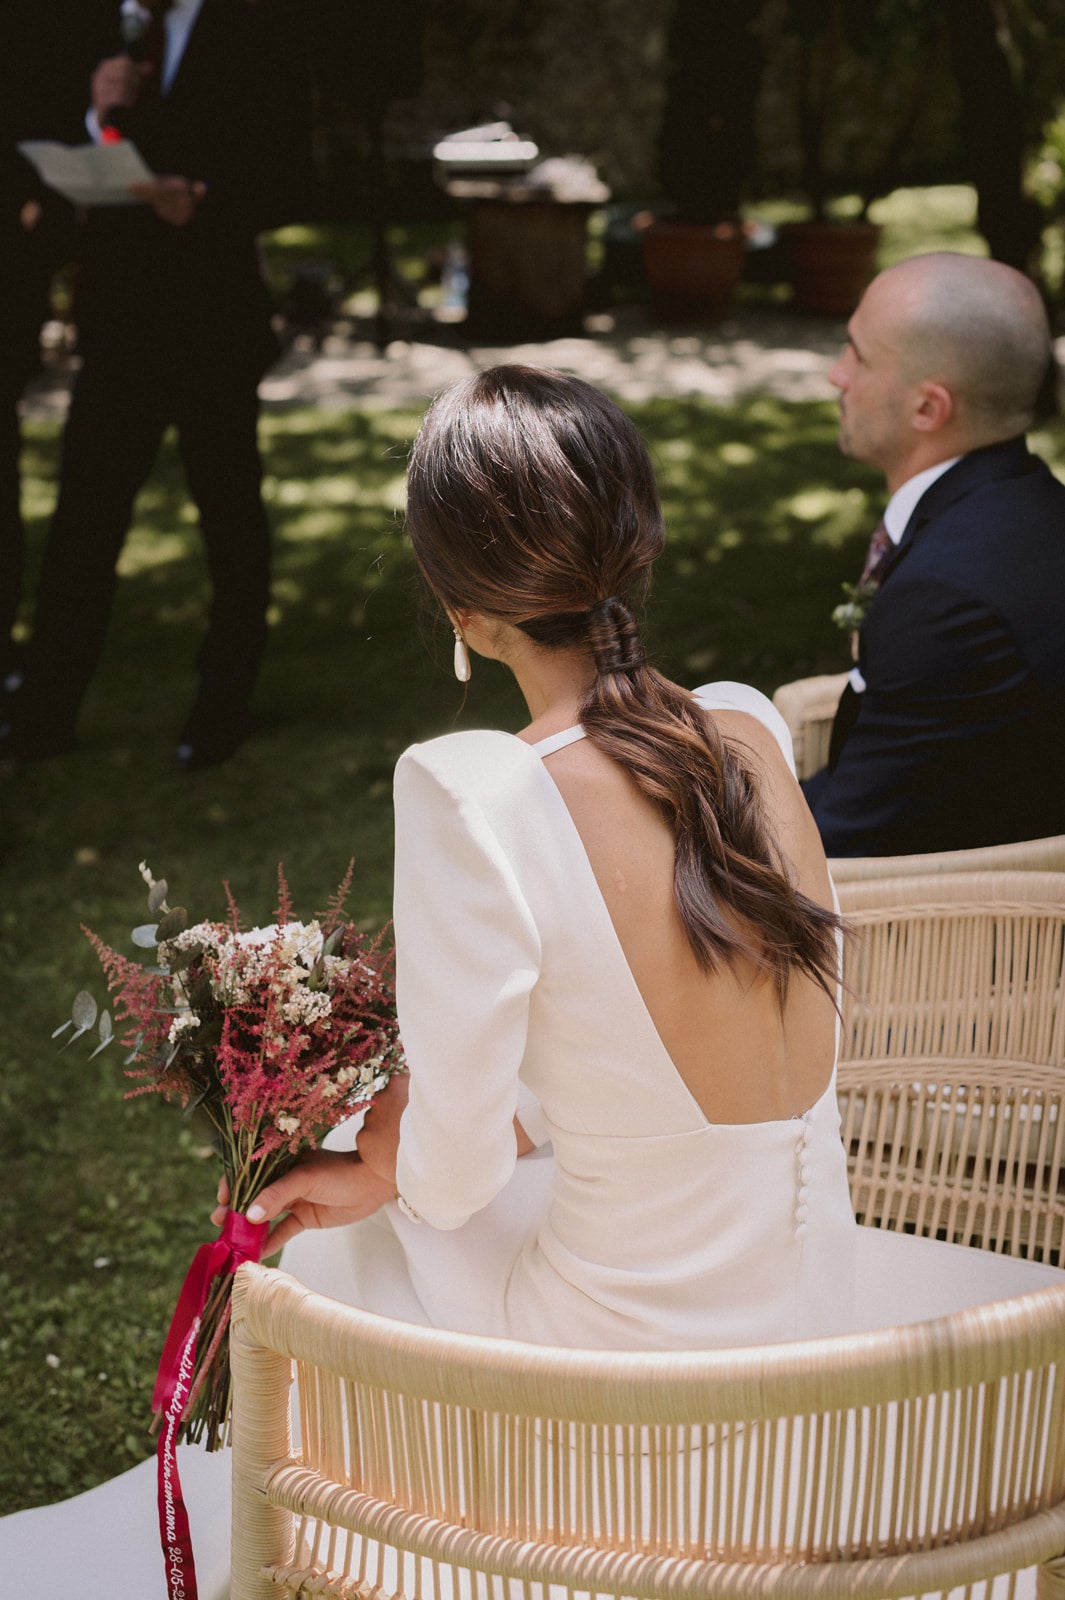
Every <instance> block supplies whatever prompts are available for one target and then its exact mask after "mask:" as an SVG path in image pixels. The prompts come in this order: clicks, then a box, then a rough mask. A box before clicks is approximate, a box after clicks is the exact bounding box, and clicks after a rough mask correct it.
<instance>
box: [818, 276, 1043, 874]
mask: <svg viewBox="0 0 1065 1600" xmlns="http://www.w3.org/2000/svg"><path fill="white" fill-rule="evenodd" d="M848 334H849V338H848V342H847V345H846V348H845V350H844V352H843V354H842V355H841V357H840V359H839V361H838V362H837V363H836V365H835V367H834V368H833V369H832V371H831V373H830V374H829V379H830V382H832V383H833V384H834V385H835V386H836V388H837V389H838V390H839V391H840V435H839V437H840V446H841V448H842V450H843V451H844V453H845V454H847V455H850V456H853V457H854V458H855V459H856V460H858V461H867V462H869V463H871V464H872V465H874V466H877V467H879V468H880V469H881V470H882V471H883V472H884V474H885V476H886V478H887V487H888V492H889V494H890V497H891V498H890V499H889V501H888V505H887V508H886V511H885V513H884V528H885V529H886V537H885V536H884V533H883V530H880V531H879V537H878V539H877V543H876V545H871V559H870V562H869V563H867V565H868V566H871V567H872V573H871V582H870V585H869V587H870V588H872V589H873V591H874V592H873V594H872V599H871V600H870V602H869V605H868V609H867V610H866V612H865V615H864V619H863V620H862V622H861V625H860V628H859V630H858V640H857V643H858V651H857V663H858V664H857V668H856V670H855V671H854V672H853V673H852V675H851V682H850V684H848V686H847V688H846V689H845V690H844V693H843V697H842V699H841V701H840V706H839V710H838V711H837V714H836V721H835V725H834V728H833V736H832V753H831V756H830V758H829V765H828V766H827V767H826V768H824V769H822V771H821V772H818V773H816V774H815V775H814V776H813V777H812V778H811V779H809V780H808V782H807V783H806V785H805V786H804V787H805V789H806V795H807V799H808V800H809V802H810V807H811V809H812V811H813V814H814V817H815V818H816V820H817V824H818V827H819V829H820V831H821V837H822V839H823V840H824V844H825V848H826V850H827V852H828V854H829V856H864V855H894V854H908V853H913V852H922V851H936V850H955V849H963V848H967V847H972V846H978V845H991V844H1002V843H1007V842H1009V841H1010V840H1016V839H1028V838H1039V837H1043V836H1045V835H1048V834H1054V833H1065V484H1062V483H1060V482H1059V481H1058V480H1057V479H1056V478H1055V477H1054V476H1053V475H1052V474H1051V472H1050V471H1049V470H1048V468H1047V466H1046V465H1045V463H1044V462H1042V461H1041V460H1039V458H1038V457H1036V456H1033V455H1032V454H1031V453H1030V452H1029V450H1028V447H1027V444H1026V442H1025V438H1024V434H1025V430H1026V429H1027V428H1028V427H1029V426H1030V424H1031V421H1032V416H1033V408H1034V403H1035V399H1036V395H1037V392H1038V390H1039V388H1040V384H1041V382H1042V380H1043V378H1044V376H1045V373H1046V369H1047V363H1048V361H1049V360H1050V355H1051V347H1050V335H1049V329H1048V325H1047V319H1046V313H1045V311H1044V308H1043V304H1042V301H1041V299H1040V297H1039V294H1038V292H1037V290H1036V289H1035V286H1034V285H1033V284H1032V283H1031V282H1030V280H1029V279H1028V278H1026V277H1024V276H1023V275H1022V274H1021V273H1019V272H1016V271H1014V269H1013V268H1011V267H1007V266H1004V265H1003V264H1002V263H1000V262H996V261H987V260H983V259H980V258H977V257H973V256H962V255H951V254H946V253H943V254H935V255H927V256H916V257H913V258H912V259H910V260H908V261H904V262H901V263H900V264H899V265H897V266H895V267H891V268H889V269H888V270H887V271H886V272H883V273H881V274H880V276H879V277H878V278H876V279H875V280H874V281H873V283H872V284H871V285H870V286H869V288H868V289H867V290H866V293H865V295H864V297H863V299H862V301H861V304H860V305H859V307H858V309H857V311H856V312H855V313H854V316H853V317H852V318H851V321H850V324H849V326H848Z"/></svg>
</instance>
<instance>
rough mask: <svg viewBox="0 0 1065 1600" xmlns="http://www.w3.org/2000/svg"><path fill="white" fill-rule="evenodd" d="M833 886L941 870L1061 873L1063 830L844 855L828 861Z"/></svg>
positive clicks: (1064, 855)
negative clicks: (913, 851)
mask: <svg viewBox="0 0 1065 1600" xmlns="http://www.w3.org/2000/svg"><path fill="white" fill-rule="evenodd" d="M830 865H831V867H832V876H833V878H834V879H835V881H836V886H837V888H838V887H839V885H840V884H844V883H854V882H856V881H858V880H861V879H866V878H910V877H922V878H930V877H932V876H934V875H936V874H938V873H941V872H1065V833H1056V834H1054V835H1052V836H1051V837H1050V838H1048V839H1020V840H1018V841H1017V842H1016V843H1015V844H989V845H984V846H983V847H982V848H981V849H979V850H941V851H939V852H937V853H932V854H929V855H918V856H845V857H841V858H839V859H837V860H834V861H832V862H831V863H830Z"/></svg>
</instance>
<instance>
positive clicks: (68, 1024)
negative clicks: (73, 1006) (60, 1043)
mask: <svg viewBox="0 0 1065 1600" xmlns="http://www.w3.org/2000/svg"><path fill="white" fill-rule="evenodd" d="M73 1026H74V1024H73V1023H72V1022H71V1020H70V1018H69V1017H68V1018H67V1020H66V1021H65V1022H61V1023H60V1024H59V1026H58V1028H53V1029H52V1038H53V1039H58V1038H59V1035H60V1034H61V1033H66V1031H67V1029H68V1028H72V1027H73Z"/></svg>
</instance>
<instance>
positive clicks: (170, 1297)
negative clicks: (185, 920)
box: [0, 399, 1065, 1511]
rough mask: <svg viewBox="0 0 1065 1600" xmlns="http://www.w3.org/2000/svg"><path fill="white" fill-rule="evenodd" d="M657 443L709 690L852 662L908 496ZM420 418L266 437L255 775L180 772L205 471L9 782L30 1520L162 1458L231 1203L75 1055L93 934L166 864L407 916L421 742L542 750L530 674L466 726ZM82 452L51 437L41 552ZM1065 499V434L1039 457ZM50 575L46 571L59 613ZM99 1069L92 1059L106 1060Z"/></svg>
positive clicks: (5, 1367)
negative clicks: (854, 596) (182, 1316)
mask: <svg viewBox="0 0 1065 1600" xmlns="http://www.w3.org/2000/svg"><path fill="white" fill-rule="evenodd" d="M629 410H630V411H631V414H632V415H633V416H634V417H635V419H636V421H637V422H638V424H639V425H640V426H641V427H642V429H643V430H644V432H645V434H646V436H647V438H648V440H649V441H650V443H651V445H652V448H653V451H654V454H655V458H656V461H657V464H658V467H659V471H660V475H661V482H662V488H663V492H664V498H665V504H666V511H667V516H668V520H669V529H670V536H669V546H668V551H667V553H666V555H665V557H664V559H663V561H662V563H661V569H660V573H659V578H658V582H657V587H656V589H655V593H654V596H653V599H652V603H651V606H650V611H649V622H648V626H649V635H650V637H651V639H652V640H653V642H654V643H655V645H656V646H657V654H658V659H659V661H660V663H661V664H662V665H663V666H664V667H665V668H666V670H667V671H669V672H671V673H672V674H673V675H674V676H676V677H677V678H678V679H679V680H680V681H681V682H683V683H686V684H689V685H695V684H697V683H700V682H702V681H705V680H707V679H713V678H740V679H744V680H746V681H748V682H752V683H754V684H756V685H758V686H759V687H761V688H763V689H766V690H772V689H773V687H774V686H775V685H776V684H777V683H779V682H781V681H783V680H785V679H788V678H792V677H795V676H798V675H800V674H804V673H808V672H815V671H822V670H836V669H839V668H841V667H842V666H844V665H845V660H846V657H845V650H844V644H843V640H842V636H841V635H840V634H839V633H838V632H837V630H836V629H835V628H833V626H832V624H831V623H830V621H829V612H830V611H831V608H832V606H833V605H834V604H835V603H836V601H837V600H838V598H839V596H840V584H841V583H842V582H843V580H844V579H846V578H849V577H853V575H854V572H855V571H856V569H857V568H859V567H860V565H861V558H862V554H863V550H864V545H865V539H866V536H867V533H868V529H869V527H870V526H871V525H872V523H873V522H874V521H875V519H876V515H877V514H878V508H879V504H880V483H879V479H878V476H877V475H876V474H875V473H871V472H869V471H868V470H865V469H862V468H860V467H857V466H855V465H853V464H852V463H849V462H846V461H843V460H841V459H840V457H839V455H838V452H837V449H836V444H835V434H836V422H835V408H834V406H833V405H831V404H830V403H825V404H823V405H815V404H785V403H783V402H780V401H774V400H767V399H759V400H752V401H749V402H747V403H745V404H743V405H738V406H734V407H730V408H722V407H719V406H715V405H712V404H710V403H708V402H697V401H684V400H659V401H654V402H651V403H648V404H644V405H639V406H631V407H629ZM416 423H417V418H416V416H415V415H414V414H412V413H411V414H408V413H400V412H388V413H373V414H360V413H355V412H350V413H340V412H334V411H329V412H324V411H323V412H311V411H308V412H300V413H293V414H288V415H275V416H272V417H270V418H268V419H267V421H266V423H265V425H264V439H265V444H266V453H267V469H268V474H269V476H268V484H267V491H268V496H269V501H270V506H271V510H272V514H273V518H274V522H275V527H276V536H277V583H276V607H275V614H274V617H273V631H272V645H271V650H270V654H269V659H268V661H267V665H266V668H265V672H264V675H263V679H262V683H261V688H260V692H259V695H258V698H257V709H258V715H259V724H258V728H257V732H256V734H255V737H254V738H252V739H251V740H250V741H249V742H248V744H247V746H246V747H245V748H244V749H243V750H242V751H241V752H240V753H239V755H238V756H237V757H236V758H235V759H234V760H233V761H231V762H230V763H229V764H227V765H226V766H224V767H221V768H218V769H216V770H213V771H208V772H204V773H200V774H196V775H193V776H183V775H180V774H178V773H176V771H174V770H172V767H171V753H172V749H173V745H174V741H175V734H176V731H177V729H178V727H179V726H180V723H181V720H182V717H183V714H184V711H185V709H186V706H187V703H188V701H189V699H190V696H191V693H192V689H193V682H194V672H193V660H194V655H195V650H196V644H197V639H198V634H199V627H200V621H201V618H202V615H203V610H204V603H205V575H204V569H203V564H202V560H201V554H200V548H199V543H198V539H197V536H196V531H195V527H194V524H193V520H192V515H191V512H190V511H189V509H188V507H187V506H186V504H185V501H184V495H183V489H182V479H181V474H180V469H179V466H178V462H177V457H176V454H175V453H174V452H173V451H172V450H170V449H168V450H167V451H166V453H165V454H164V457H163V459H162V461H161V463H160V466H159V468H158V469H157V471H156V473H155V474H154V476H153V478H152V481H151V484H150V485H149V488H148V489H147V490H146V492H145V494H144V495H143V496H142V498H141V501H140V503H139V507H138V516H137V523H136V527H135V530H134V533H133V535H132V537H131V539H130V541H129V544H128V546H127V549H126V553H125V555H124V557H123V573H124V576H123V581H122V584H121V586H120V594H119V600H118V604H117V606H116V610H115V615H114V618H113V623H112V627H111V631H110V635H109V644H108V650H107V655H106V658H105V660H104V662H103V665H102V667H101V669H100V671H99V673H98V675H97V678H96V680H95V682H94V685H93V688H92V691H91V693H90V697H89V699H88V701H87V703H86V707H85V713H84V719H83V742H82V745H81V747H80V748H79V750H77V751H76V752H74V753H73V754H71V755H69V756H66V757H62V758H59V759H56V760H52V761H49V762H45V763H41V764H39V765H35V766H31V767H28V768H26V769H23V770H18V771H15V772H7V773H5V774H4V775H3V777H2V778H0V806H2V807H3V818H4V823H3V828H2V830H0V852H2V858H0V868H2V874H3V877H2V887H3V893H2V896H0V970H2V972H3V983H4V1002H3V1019H4V1028H3V1036H2V1044H0V1056H2V1071H0V1128H2V1135H0V1137H2V1140H3V1146H2V1153H3V1172H4V1183H3V1186H2V1198H0V1208H2V1230H3V1238H4V1240H5V1250H4V1256H3V1262H2V1268H0V1367H2V1371H3V1384H2V1389H0V1433H2V1437H3V1439H4V1450H3V1453H2V1458H0V1511H3V1510H10V1509H14V1508H16V1507H18V1506H21V1505H29V1504H35V1503H39V1502H42V1501H48V1500H52V1499H55V1498H58V1497H60V1496H62V1495H65V1494H68V1493H73V1492H75V1491H77V1490H80V1489H83V1488H86V1487H88V1486H89V1485H91V1484H93V1483H95V1482H97V1481H99V1480H101V1479H103V1478H105V1477H108V1476H110V1475H112V1474H113V1473H115V1472H117V1471H119V1470H121V1469H123V1468H125V1467H127V1466H130V1465H131V1464H132V1463H133V1462H134V1461H136V1460H138V1459H140V1458H141V1457H142V1456H144V1455H146V1454H148V1453H149V1452H150V1450H151V1440H150V1439H149V1436H148V1433H147V1431H146V1429H147V1422H148V1409H149V1395H150V1391H151V1385H152V1379H153V1376H154V1368H155V1363H156V1360H157V1357H158V1353H159V1349H160V1345H161V1340H162V1336H163V1333H164V1331H165V1327H166V1324H167V1320H168V1318H169V1314H170V1311H171V1308H172V1305H173V1302H174V1298H175V1295H176V1292H177V1289H178V1286H179V1284H180V1281H181V1277H182V1275H183V1273H184V1270H185V1267H186V1266H187V1264H188V1261H189V1259H190V1258H191V1255H192V1253H193V1250H194V1249H195V1247H196V1245H197V1244H199V1243H200V1242H201V1240H202V1239H203V1238H205V1237H207V1236H209V1234H210V1232H211V1230H210V1227H209V1223H208V1213H209V1211H210V1209H211V1206H212V1201H213V1194H214V1188H215V1182H216V1174H215V1169H214V1166H213V1162H212V1160H211V1159H209V1157H208V1155H207V1153H206V1149H205V1141H204V1139H203V1137H202V1135H201V1134H200V1133H199V1131H198V1130H197V1129H196V1128H195V1127H193V1126H190V1125H187V1124H186V1123H185V1122H184V1121H183V1120H182V1118H181V1116H180V1115H179V1114H178V1112H177V1111H176V1110H174V1109H173V1108H171V1107H167V1106H164V1105H163V1104H161V1103H157V1102H156V1101H155V1100H154V1099H151V1098H144V1099H137V1100H133V1101H125V1100H123V1098H122V1092H123V1079H122V1072H121V1054H120V1053H119V1052H118V1051H113V1052H107V1053H105V1054H104V1055H102V1056H100V1057H98V1058H97V1059H96V1060H95V1061H92V1062H90V1061H89V1060H88V1059H87V1058H88V1054H89V1051H88V1049H87V1048H79V1047H78V1046H75V1047H74V1048H72V1049H70V1050H68V1051H67V1052H66V1053H65V1054H61V1055H60V1054H57V1047H56V1045H55V1044H54V1043H53V1042H52V1041H51V1039H50V1034H51V1032H52V1030H53V1028H55V1027H56V1026H57V1024H58V1023H60V1022H61V1021H62V1020H63V1018H64V1017H65V1016H66V1014H67V1009H68V1006H69V1002H70V999H71V997H72V996H73V994H74V992H75V990H76V989H78V988H79V987H81V986H89V987H92V988H94V989H95V990H96V992H97V994H99V995H102V984H101V983H100V980H99V975H98V973H97V971H96V970H95V961H94V957H93V955H92V953H91V951H90V949H89V948H88V945H87V944H86V942H85V940H84V939H83V938H82V937H81V935H80V933H79V931H78V930H79V925H80V924H83V923H84V924H87V925H89V926H91V927H92V928H94V929H95V930H96V931H97V932H98V933H100V934H101V935H102V936H103V937H104V938H105V939H107V940H108V941H110V942H112V943H116V944H119V945H120V946H121V947H123V948H128V945H127V944H126V941H127V939H128V930H129V929H130V928H131V927H132V926H133V925H134V924H135V923H137V922H139V921H142V920H143V919H144V903H143V886H142V884H141V882H140V880H139V878H138V875H137V863H138V862H139V861H141V860H142V859H145V858H146V859H147V860H148V862H149V863H150V865H151V867H152V868H153V870H154V871H155V872H156V874H157V875H159V876H165V877H166V878H167V879H168V880H169V882H170V885H171V890H172V893H171V900H172V901H174V900H177V901H180V902H181V903H183V904H185V905H186V906H187V907H188V908H189V910H190V912H191V913H192V914H193V916H194V917H199V916H213V915H219V914H221V912H222V910H223V890H222V882H223V880H224V879H228V880H229V882H230V884H231V886H232V889H233V892H234V894H235V895H236V897H237V899H238V901H239V902H240V903H241V905H242V906H243V908H244V909H245V911H246V913H247V916H248V918H249V919H251V920H255V921H262V920H269V919H270V913H271V909H272V907H273V905H274V903H275V900H274V892H275V868H276V865H277V863H278V862H279V861H283V862H284V863H285V866H286V870H287V873H288V876H289V880H290V883H291V885H292V888H293V891H294V894H295V897H296V903H297V908H298V910H299V911H300V913H309V912H311V911H313V910H315V909H317V908H318V907H320V906H322V905H323V904H324V903H325V901H326V899H327V898H328V895H329V893H330V891H331V890H332V888H333V886H334V885H335V883H336V881H337V879H338V878H339V877H340V875H341V874H342V872H343V870H344V867H345V864H346V862H347V860H348V858H349V857H350V856H354V857H355V860H356V863H357V879H356V892H355V896H354V902H355V905H354V908H355V909H356V911H357V913H358V916H359V918H360V919H361V920H362V921H363V922H365V924H366V925H367V926H378V925H380V924H381V923H382V922H383V921H384V920H385V919H386V918H387V915H388V907H389V893H390V887H389V879H390V868H391V850H392V834H391V804H390V793H391V772H392V767H393V764H394V762H395V758H396V756H397V754H398V752H399V751H400V750H401V749H402V748H403V747H404V746H405V745H406V744H408V743H409V742H410V741H412V740H414V739H420V738H426V737H430V736H432V735H433V734H436V733H439V732H442V731H444V730H446V729H448V728H451V727H453V726H456V725H457V726H477V725H499V726H503V727H505V728H517V727H518V726H520V724H521V722H522V707H521V705H520V704H519V702H518V699H517V696H516V694H515V692H514V691H513V690H512V689H511V688H510V687H509V686H508V684H507V682H506V680H505V677H504V674H503V672H502V669H499V668H495V667H493V666H492V665H491V664H486V663H483V662H481V661H476V662H475V670H474V677H473V680H472V683H471V684H470V688H469V693H468V696H467V697H466V702H465V704H463V702H462V695H461V691H460V690H459V688H458V686H457V685H456V683H455V681H454V679H453V678H452V677H451V675H450V656H451V650H450V634H449V632H448V631H447V630H446V629H441V628H440V627H439V625H438V623H436V622H434V621H433V619H432V618H431V616H430V615H429V613H428V612H427V611H426V609H425V607H424V604H423V602H422V599H421V596H420V592H419V588H418V585H417V582H416V579H415V574H414V571H413V566H412V561H411V557H410V554H409V551H408V549H407V547H406V545H405V542H404V538H403V534H402V530H401V521H400V508H401V505H402V475H403V466H404V455H405V450H406V446H407V443H408V441H409V439H410V437H411V435H412V433H413V430H414V428H415V426H416ZM56 442H57V438H56V430H55V429H54V428H52V427H48V426H45V425H34V426H33V427H31V428H30V429H29V442H28V448H27V452H26V467H27V490H26V504H27V509H28V512H29V514H30V518H31V522H32V527H31V533H32V536H33V545H34V554H35V556H36V554H37V553H39V548H40V541H41V539H42V536H43V532H44V526H45V521H46V518H47V514H48V511H49V509H50V505H51V498H52V484H53V479H54V471H55V458H56ZM1038 443H1039V444H1040V446H1041V447H1042V448H1043V450H1044V451H1045V452H1046V453H1047V454H1048V455H1049V456H1050V457H1051V458H1052V459H1053V461H1054V463H1055V465H1056V466H1057V468H1058V470H1060V471H1062V472H1063V475H1065V428H1063V426H1062V425H1061V424H1060V423H1058V424H1055V425H1054V426H1053V427H1052V428H1050V429H1047V430H1044V431H1043V433H1042V434H1041V435H1040V437H1039V439H1038ZM32 582H33V575H32V573H31V592H32ZM83 1043H84V1041H83Z"/></svg>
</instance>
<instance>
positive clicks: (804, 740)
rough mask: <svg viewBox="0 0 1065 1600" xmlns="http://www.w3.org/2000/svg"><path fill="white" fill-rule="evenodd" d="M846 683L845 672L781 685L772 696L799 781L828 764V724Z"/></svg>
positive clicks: (798, 679) (801, 679)
mask: <svg viewBox="0 0 1065 1600" xmlns="http://www.w3.org/2000/svg"><path fill="white" fill-rule="evenodd" d="M846 682H847V674H846V673H845V672H832V673H828V674H826V675H824V676H822V677H819V678H796V679H795V681H794V683H782V684H781V685H780V688H779V689H778V690H777V692H776V693H775V694H774V696H773V704H774V705H775V706H776V708H777V710H778V711H779V712H780V714H781V716H782V717H783V718H784V721H785V722H786V723H787V725H788V728H789V729H790V730H791V738H792V744H793V746H794V749H795V767H796V770H797V772H798V774H799V777H800V778H812V777H813V775H814V773H815V772H818V771H819V770H820V769H821V768H822V767H823V766H824V764H825V762H826V761H827V760H828V742H829V739H830V737H831V734H832V723H833V720H834V718H835V715H836V707H837V706H838V705H839V697H840V695H841V694H842V693H843V687H844V684H845V683H846Z"/></svg>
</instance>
